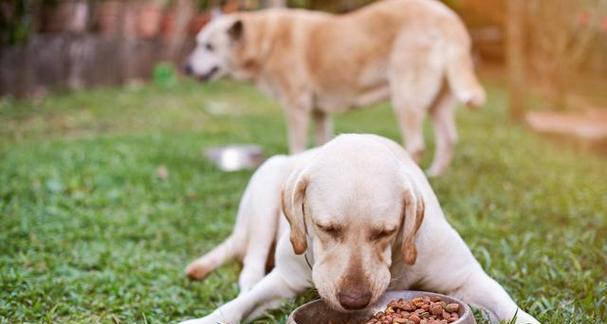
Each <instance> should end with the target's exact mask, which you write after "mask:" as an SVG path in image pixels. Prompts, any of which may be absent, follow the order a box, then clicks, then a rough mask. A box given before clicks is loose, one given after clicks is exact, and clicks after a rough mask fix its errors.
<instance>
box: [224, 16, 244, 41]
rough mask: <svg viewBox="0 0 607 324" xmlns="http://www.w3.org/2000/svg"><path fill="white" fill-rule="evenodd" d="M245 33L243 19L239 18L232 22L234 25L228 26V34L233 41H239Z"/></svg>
mask: <svg viewBox="0 0 607 324" xmlns="http://www.w3.org/2000/svg"><path fill="white" fill-rule="evenodd" d="M243 34H244V24H243V22H242V20H240V19H237V20H236V21H235V22H233V23H232V26H230V28H228V36H230V39H231V40H232V41H239V40H240V39H242V36H243Z"/></svg>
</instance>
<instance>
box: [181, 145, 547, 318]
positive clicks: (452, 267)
mask: <svg viewBox="0 0 607 324" xmlns="http://www.w3.org/2000/svg"><path fill="white" fill-rule="evenodd" d="M283 214H284V216H286V217H284V216H283ZM287 221H288V222H287ZM289 224H290V226H289ZM273 242H277V246H276V252H275V253H274V254H272V253H271V252H270V251H271V250H272V248H271V246H272V244H273ZM232 258H238V259H241V260H242V261H243V264H244V267H243V269H242V272H241V274H240V288H241V293H240V295H239V296H238V297H237V298H236V299H234V300H232V301H230V302H228V303H226V304H224V305H222V306H221V307H219V308H218V309H217V310H215V311H214V312H212V313H211V314H209V315H208V316H206V317H204V318H200V319H194V320H190V321H186V322H185V323H188V324H215V323H239V322H241V321H244V320H251V319H254V318H256V317H258V316H259V315H261V314H262V313H263V312H264V311H266V310H267V309H269V308H272V307H276V306H277V305H278V304H279V303H280V302H281V301H283V300H284V299H285V298H291V297H294V296H296V295H297V294H299V293H302V292H303V291H305V290H307V289H309V288H311V287H314V288H316V289H317V290H318V293H319V294H320V296H321V297H322V298H323V299H324V300H325V301H326V302H327V303H328V304H329V305H330V306H331V307H333V308H335V309H337V310H341V311H351V310H358V309H362V308H365V307H367V306H368V305H371V304H373V303H374V302H375V301H377V300H378V298H379V297H380V296H381V295H382V294H383V293H384V292H385V291H386V290H387V289H407V288H411V287H420V288H422V289H424V290H430V291H436V292H441V293H444V294H448V295H452V296H455V297H457V298H460V299H462V300H463V301H464V302H466V303H469V304H474V305H479V306H482V307H484V308H485V309H487V310H488V311H489V312H491V313H492V315H493V316H494V319H499V320H510V319H511V318H513V317H514V316H515V314H516V316H517V318H516V321H515V322H516V323H538V321H537V320H535V319H534V318H533V317H532V316H531V315H529V314H527V313H526V312H524V311H523V310H521V309H519V308H518V306H517V305H516V304H515V303H514V302H513V301H512V299H511V298H510V296H508V293H506V291H505V290H504V288H502V287H501V286H500V285H499V284H498V283H497V282H496V281H495V280H493V279H492V278H490V277H489V276H488V275H487V274H486V273H485V272H484V271H483V269H482V268H481V266H480V265H479V263H478V262H477V261H476V259H475V258H474V256H473V255H472V253H471V252H470V250H469V249H468V247H467V246H466V244H465V243H464V241H463V240H462V238H461V237H460V236H459V235H458V234H457V232H456V231H455V230H454V229H453V228H452V227H451V226H450V225H449V223H448V222H447V220H446V219H445V216H444V215H443V212H442V210H441V207H440V205H439V202H438V200H437V198H436V196H435V195H434V193H433V191H432V188H431V187H430V185H429V183H428V181H427V180H426V177H425V176H424V173H423V172H422V171H421V170H420V168H419V167H418V166H417V165H416V164H415V162H414V161H413V160H412V159H411V157H410V156H409V154H407V152H406V151H405V150H404V149H402V148H401V147H400V146H399V145H398V144H397V143H395V142H393V141H391V140H388V139H386V138H383V137H379V136H376V135H354V134H349V135H341V136H338V137H337V138H335V139H334V140H332V141H330V142H329V143H327V144H325V145H323V146H321V147H320V148H316V149H312V150H309V151H305V152H303V153H300V154H295V155H292V156H276V157H273V158H271V159H269V160H268V161H267V162H266V163H265V164H263V165H262V166H261V167H260V168H259V169H258V170H257V171H256V172H255V174H254V175H253V177H252V178H251V181H250V182H249V184H248V186H247V189H246V191H245V193H244V195H243V197H242V201H241V203H240V207H239V210H238V217H237V220H236V225H235V227H234V231H233V233H232V235H231V236H230V237H229V238H228V239H227V240H226V241H224V242H223V243H222V244H220V245H219V246H217V247H216V248H215V249H214V250H212V251H210V252H209V253H207V254H206V255H204V256H202V257H201V258H199V259H197V260H195V261H193V262H192V263H191V264H190V265H189V266H188V267H187V269H186V272H187V274H188V276H190V277H191V278H195V279H202V278H204V277H205V276H206V275H208V274H209V273H210V272H211V271H213V270H214V269H216V268H217V267H219V266H220V265H221V264H222V263H224V262H225V261H227V260H228V259H232ZM268 258H275V262H276V266H275V268H274V269H273V270H272V271H271V272H270V273H269V274H267V275H265V272H264V269H265V265H266V261H267V260H268Z"/></svg>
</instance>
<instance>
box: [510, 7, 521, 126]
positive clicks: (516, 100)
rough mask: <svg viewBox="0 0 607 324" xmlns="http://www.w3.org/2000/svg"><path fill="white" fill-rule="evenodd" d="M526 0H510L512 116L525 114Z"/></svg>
mask: <svg viewBox="0 0 607 324" xmlns="http://www.w3.org/2000/svg"><path fill="white" fill-rule="evenodd" d="M525 1H526V0H508V18H507V19H508V21H507V24H506V25H507V28H508V30H507V32H508V38H507V47H508V52H507V60H508V90H509V105H510V107H509V108H510V117H511V118H513V119H516V120H520V119H522V118H523V115H524V114H525V68H526V66H525Z"/></svg>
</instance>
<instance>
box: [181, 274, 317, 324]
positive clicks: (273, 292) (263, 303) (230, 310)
mask: <svg viewBox="0 0 607 324" xmlns="http://www.w3.org/2000/svg"><path fill="white" fill-rule="evenodd" d="M303 290H305V288H304V287H301V288H299V289H297V288H293V287H292V286H291V285H289V284H288V283H287V281H286V280H285V279H284V278H283V275H282V274H281V273H280V272H279V271H278V270H277V269H274V270H272V272H270V274H268V275H267V276H266V277H264V278H263V279H262V280H261V281H260V282H259V283H258V284H257V285H255V287H253V289H251V290H250V291H248V292H247V293H244V294H241V295H239V296H238V297H237V298H236V299H234V300H232V301H230V302H228V303H227V304H224V305H222V306H221V307H219V308H218V309H217V310H215V311H214V312H213V313H211V314H209V315H207V316H205V317H203V318H199V319H193V320H189V321H185V322H182V323H181V324H217V323H222V324H224V323H225V324H237V323H240V322H241V321H242V320H244V319H245V318H247V317H248V316H249V315H250V314H252V313H253V312H255V313H256V314H259V313H260V312H258V311H256V310H260V309H262V310H265V309H267V307H269V306H276V305H277V300H282V299H286V298H292V297H294V296H296V295H297V294H298V293H301V292H303Z"/></svg>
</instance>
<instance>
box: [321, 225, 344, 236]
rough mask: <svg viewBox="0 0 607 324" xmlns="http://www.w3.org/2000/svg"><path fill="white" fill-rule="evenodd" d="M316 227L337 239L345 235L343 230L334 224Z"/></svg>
mask: <svg viewBox="0 0 607 324" xmlns="http://www.w3.org/2000/svg"><path fill="white" fill-rule="evenodd" d="M316 227H318V229H319V230H320V231H321V232H323V233H325V234H328V235H331V236H333V237H335V238H338V237H341V235H342V233H343V231H342V228H341V227H339V226H337V225H334V224H316Z"/></svg>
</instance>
